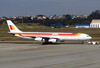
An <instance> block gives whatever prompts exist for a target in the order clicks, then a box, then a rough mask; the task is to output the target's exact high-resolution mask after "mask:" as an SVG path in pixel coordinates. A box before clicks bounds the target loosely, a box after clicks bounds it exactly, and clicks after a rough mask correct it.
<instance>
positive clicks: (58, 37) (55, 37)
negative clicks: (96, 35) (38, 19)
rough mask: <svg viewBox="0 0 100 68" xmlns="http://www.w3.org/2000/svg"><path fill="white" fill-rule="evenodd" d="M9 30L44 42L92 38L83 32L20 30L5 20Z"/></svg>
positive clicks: (26, 37) (21, 36)
mask: <svg viewBox="0 0 100 68" xmlns="http://www.w3.org/2000/svg"><path fill="white" fill-rule="evenodd" d="M7 24H8V27H9V30H10V32H8V33H11V34H13V35H14V36H16V37H20V38H24V39H32V40H35V41H43V42H44V43H49V42H51V43H56V42H58V41H60V42H61V41H87V40H90V39H92V37H91V36H89V35H88V34H85V33H64V32H22V31H21V30H19V29H18V28H17V27H16V26H15V25H14V24H13V22H12V21H11V20H7Z"/></svg>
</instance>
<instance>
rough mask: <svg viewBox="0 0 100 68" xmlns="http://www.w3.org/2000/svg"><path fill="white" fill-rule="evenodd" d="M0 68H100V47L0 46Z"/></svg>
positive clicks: (69, 45)
mask: <svg viewBox="0 0 100 68" xmlns="http://www.w3.org/2000/svg"><path fill="white" fill-rule="evenodd" d="M0 68H100V45H82V44H53V45H41V44H10V43H9V44H6V43H5V44H0Z"/></svg>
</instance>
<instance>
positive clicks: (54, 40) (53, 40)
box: [48, 39, 57, 43]
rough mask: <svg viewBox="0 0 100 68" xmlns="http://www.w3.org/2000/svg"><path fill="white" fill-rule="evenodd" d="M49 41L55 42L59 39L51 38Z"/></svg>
mask: <svg viewBox="0 0 100 68" xmlns="http://www.w3.org/2000/svg"><path fill="white" fill-rule="evenodd" d="M48 42H53V43H55V42H57V39H49V40H48Z"/></svg>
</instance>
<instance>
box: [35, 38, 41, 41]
mask: <svg viewBox="0 0 100 68" xmlns="http://www.w3.org/2000/svg"><path fill="white" fill-rule="evenodd" d="M34 40H36V41H42V38H35V39H34Z"/></svg>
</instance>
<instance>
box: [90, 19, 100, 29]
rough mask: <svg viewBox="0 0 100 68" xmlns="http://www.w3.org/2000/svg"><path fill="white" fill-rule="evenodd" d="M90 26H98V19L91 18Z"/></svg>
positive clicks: (99, 21)
mask: <svg viewBox="0 0 100 68" xmlns="http://www.w3.org/2000/svg"><path fill="white" fill-rule="evenodd" d="M90 28H100V19H93V20H92V22H91V24H90Z"/></svg>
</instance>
